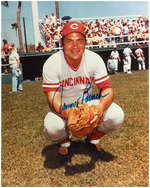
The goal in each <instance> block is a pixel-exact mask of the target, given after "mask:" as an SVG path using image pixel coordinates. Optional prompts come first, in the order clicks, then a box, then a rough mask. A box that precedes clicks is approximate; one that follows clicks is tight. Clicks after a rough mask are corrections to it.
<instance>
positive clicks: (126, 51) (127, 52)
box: [123, 48, 132, 73]
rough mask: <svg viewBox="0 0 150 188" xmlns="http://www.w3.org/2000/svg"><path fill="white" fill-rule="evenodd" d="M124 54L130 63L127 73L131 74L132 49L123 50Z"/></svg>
mask: <svg viewBox="0 0 150 188" xmlns="http://www.w3.org/2000/svg"><path fill="white" fill-rule="evenodd" d="M123 54H124V55H125V59H126V61H127V63H128V72H127V73H131V54H132V50H131V49H130V48H125V49H124V50H123Z"/></svg>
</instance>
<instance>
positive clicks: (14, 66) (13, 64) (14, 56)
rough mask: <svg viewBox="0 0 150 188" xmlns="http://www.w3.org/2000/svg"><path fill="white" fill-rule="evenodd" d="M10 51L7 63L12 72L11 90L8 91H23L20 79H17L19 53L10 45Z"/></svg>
mask: <svg viewBox="0 0 150 188" xmlns="http://www.w3.org/2000/svg"><path fill="white" fill-rule="evenodd" d="M8 50H9V52H10V55H9V64H10V69H11V73H12V91H10V93H16V92H18V91H23V88H22V85H21V82H20V79H19V74H18V73H19V71H20V69H19V66H20V58H19V54H18V53H17V52H15V51H14V49H13V47H12V46H9V47H8Z"/></svg>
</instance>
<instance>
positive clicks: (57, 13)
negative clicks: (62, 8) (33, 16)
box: [55, 1, 59, 19]
mask: <svg viewBox="0 0 150 188" xmlns="http://www.w3.org/2000/svg"><path fill="white" fill-rule="evenodd" d="M55 6H56V17H57V19H59V2H58V1H55Z"/></svg>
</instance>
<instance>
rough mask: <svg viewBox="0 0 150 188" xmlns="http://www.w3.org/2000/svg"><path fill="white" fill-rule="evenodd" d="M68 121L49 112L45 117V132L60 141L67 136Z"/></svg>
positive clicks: (49, 137) (55, 140) (47, 135)
mask: <svg viewBox="0 0 150 188" xmlns="http://www.w3.org/2000/svg"><path fill="white" fill-rule="evenodd" d="M65 126H66V121H65V120H64V119H62V118H60V117H59V116H56V115H55V114H53V113H51V112H49V113H48V114H47V116H46V117H45V119H44V134H45V136H46V137H47V138H48V139H49V140H51V141H53V142H59V141H60V140H62V139H63V138H64V137H66V133H65V132H66V129H65Z"/></svg>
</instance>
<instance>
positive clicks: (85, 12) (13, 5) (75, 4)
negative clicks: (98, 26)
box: [1, 1, 149, 46]
mask: <svg viewBox="0 0 150 188" xmlns="http://www.w3.org/2000/svg"><path fill="white" fill-rule="evenodd" d="M37 2H38V14H39V19H40V20H41V19H43V18H44V17H45V15H46V14H48V16H49V17H50V15H51V13H52V12H53V13H54V14H55V15H56V11H55V1H37ZM17 8H18V1H9V7H4V6H1V33H2V34H1V41H2V39H4V38H5V39H7V38H6V36H7V35H6V34H4V32H5V33H8V41H9V43H15V45H16V46H17V43H18V42H17V38H16V32H15V30H14V29H11V24H12V23H17V13H16V12H17ZM59 15H60V18H62V17H63V16H71V17H72V18H95V17H117V18H122V17H123V16H128V15H142V16H143V17H147V18H149V1H59ZM23 17H24V18H25V25H26V35H27V43H28V44H30V43H32V44H34V32H33V22H32V9H31V1H22V7H21V20H20V22H21V29H22V40H23V44H24V43H25V42H24V41H25V40H24V38H25V37H24V28H23ZM125 18H126V17H125ZM93 21H95V19H93ZM18 41H19V39H18Z"/></svg>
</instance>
